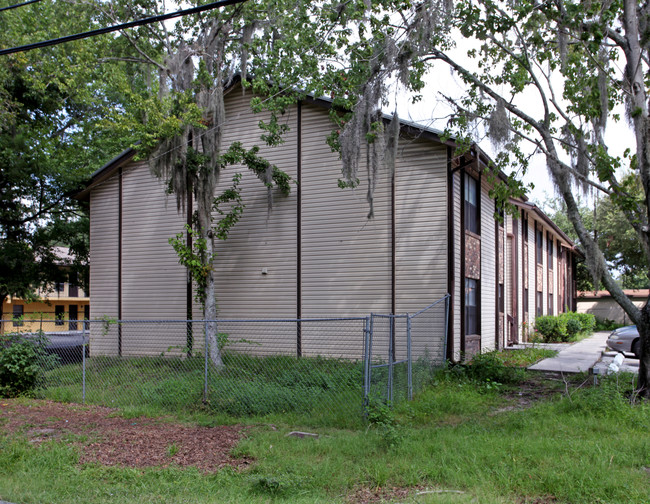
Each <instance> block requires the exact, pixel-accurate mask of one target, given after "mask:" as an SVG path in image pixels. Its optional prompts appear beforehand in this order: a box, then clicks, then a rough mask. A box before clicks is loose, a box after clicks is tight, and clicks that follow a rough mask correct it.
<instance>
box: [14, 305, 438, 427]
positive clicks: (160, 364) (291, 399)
mask: <svg viewBox="0 0 650 504" xmlns="http://www.w3.org/2000/svg"><path fill="white" fill-rule="evenodd" d="M446 299H447V298H444V299H443V300H441V301H439V302H438V303H435V304H433V305H431V306H430V307H428V308H427V309H425V310H422V311H421V312H418V313H417V314H414V315H400V316H387V315H375V314H373V315H370V316H367V317H349V318H320V319H252V320H235V319H220V320H216V321H201V320H156V321H152V320H142V321H131V320H130V321H126V320H122V321H117V320H110V319H105V320H78V321H77V320H57V321H47V322H42V325H40V326H39V329H38V330H34V328H33V327H28V326H27V325H22V326H21V325H20V322H18V325H14V324H15V323H16V321H4V322H3V326H2V327H3V330H4V333H5V335H4V339H3V341H4V343H3V345H4V346H5V347H6V346H7V345H8V344H9V343H10V342H11V341H15V338H16V337H17V336H15V335H19V336H18V337H19V338H22V339H23V340H31V341H33V342H34V344H35V345H36V346H37V348H38V349H39V350H38V354H39V366H40V371H41V373H40V374H41V380H42V383H41V385H42V386H41V388H40V389H39V394H41V395H42V396H43V397H47V398H49V399H53V400H58V401H66V402H79V403H92V404H101V405H105V406H116V407H136V408H157V409H160V410H165V411H170V410H188V409H189V410H191V409H203V410H205V409H206V408H207V409H208V410H209V411H211V412H214V413H219V414H228V415H233V416H257V415H269V414H274V413H283V414H286V413H293V412H295V413H297V414H300V415H306V416H308V417H309V418H319V419H320V421H321V423H329V422H328V419H330V420H331V422H332V423H337V424H340V422H341V420H342V419H345V418H359V417H360V416H361V414H362V412H363V407H364V404H367V400H368V397H369V396H371V395H378V396H381V397H383V398H384V399H386V400H389V401H396V400H401V399H405V398H410V397H412V394H413V393H414V391H417V390H418V389H419V387H421V386H422V385H424V383H425V382H426V381H427V380H428V379H429V378H430V376H431V369H432V367H436V366H439V365H442V364H443V363H444V360H445V340H446V321H447V319H446V315H445V309H446V306H447V301H446ZM60 322H63V328H64V329H65V330H62V328H61V323H60ZM39 323H41V322H40V321H39ZM10 333H11V334H14V336H8V335H7V334H10ZM206 334H208V335H209V336H208V337H206ZM12 338H13V339H12Z"/></svg>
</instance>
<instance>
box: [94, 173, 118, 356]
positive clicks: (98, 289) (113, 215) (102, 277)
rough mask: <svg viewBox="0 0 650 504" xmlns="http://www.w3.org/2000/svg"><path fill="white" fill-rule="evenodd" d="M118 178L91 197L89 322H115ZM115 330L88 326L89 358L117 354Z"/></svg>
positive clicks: (116, 303) (116, 305) (103, 185)
mask: <svg viewBox="0 0 650 504" xmlns="http://www.w3.org/2000/svg"><path fill="white" fill-rule="evenodd" d="M118 198H119V176H118V175H116V176H114V177H112V178H111V179H109V180H107V181H105V182H103V183H102V184H101V185H99V186H98V187H96V188H95V189H93V191H92V192H91V193H90V237H91V240H90V318H91V319H101V318H103V317H110V318H114V319H116V318H117V309H118V297H117V295H118V283H119V282H118V235H119V200H118ZM117 349H118V339H117V328H116V327H115V326H111V327H110V329H108V330H104V328H103V327H101V326H100V325H99V324H91V330H90V353H91V355H108V354H113V355H115V354H117Z"/></svg>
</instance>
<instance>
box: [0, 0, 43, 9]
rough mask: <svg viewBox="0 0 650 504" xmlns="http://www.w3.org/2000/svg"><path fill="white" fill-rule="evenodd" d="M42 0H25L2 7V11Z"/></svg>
mask: <svg viewBox="0 0 650 504" xmlns="http://www.w3.org/2000/svg"><path fill="white" fill-rule="evenodd" d="M40 1H41V0H29V2H23V3H19V4H15V5H9V6H8V7H0V12H2V11H6V10H9V9H17V8H18V7H24V6H25V5H29V4H33V3H36V2H40Z"/></svg>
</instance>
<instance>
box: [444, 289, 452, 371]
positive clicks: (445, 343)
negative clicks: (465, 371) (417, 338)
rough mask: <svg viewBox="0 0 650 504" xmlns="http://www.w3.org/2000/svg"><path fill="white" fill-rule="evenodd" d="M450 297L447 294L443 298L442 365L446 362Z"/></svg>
mask: <svg viewBox="0 0 650 504" xmlns="http://www.w3.org/2000/svg"><path fill="white" fill-rule="evenodd" d="M450 300H451V296H450V295H449V294H447V295H446V296H445V339H444V340H443V342H442V362H443V364H444V363H445V362H446V361H447V344H448V341H447V339H448V338H449V305H450V304H451V302H450Z"/></svg>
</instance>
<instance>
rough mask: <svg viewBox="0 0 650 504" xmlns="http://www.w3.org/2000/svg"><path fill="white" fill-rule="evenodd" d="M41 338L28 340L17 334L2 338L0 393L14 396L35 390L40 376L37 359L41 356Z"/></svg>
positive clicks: (40, 369)
mask: <svg viewBox="0 0 650 504" xmlns="http://www.w3.org/2000/svg"><path fill="white" fill-rule="evenodd" d="M42 348H43V346H42V345H41V340H35V341H32V340H29V339H26V338H24V337H22V336H20V335H18V334H9V335H7V336H5V337H4V338H3V344H2V346H0V395H1V396H4V397H16V396H19V395H22V394H28V393H29V392H32V391H33V390H35V389H36V388H37V387H38V386H39V384H40V379H41V377H42V367H41V366H40V365H39V364H40V363H39V360H40V359H41V358H42V357H43V353H44V351H43V350H42Z"/></svg>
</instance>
